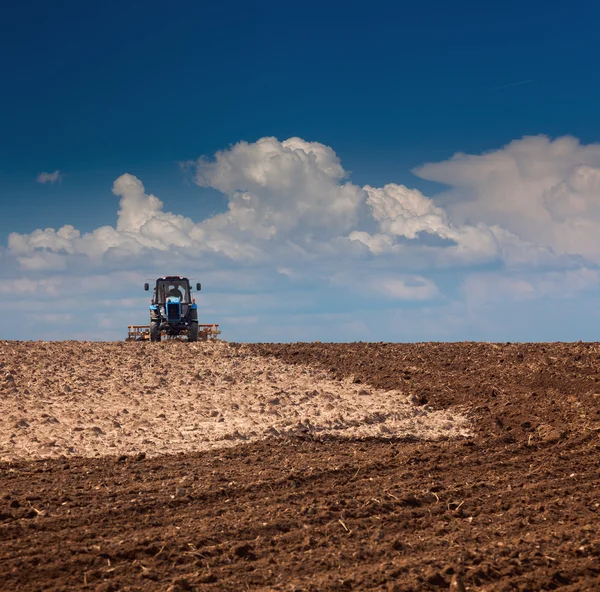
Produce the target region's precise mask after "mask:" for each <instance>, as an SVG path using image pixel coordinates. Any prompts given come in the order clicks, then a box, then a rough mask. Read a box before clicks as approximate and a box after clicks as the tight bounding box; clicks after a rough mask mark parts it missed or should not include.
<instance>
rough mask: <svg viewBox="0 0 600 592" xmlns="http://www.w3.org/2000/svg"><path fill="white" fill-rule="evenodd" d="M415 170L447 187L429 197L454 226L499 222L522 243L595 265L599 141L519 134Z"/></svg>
mask: <svg viewBox="0 0 600 592" xmlns="http://www.w3.org/2000/svg"><path fill="white" fill-rule="evenodd" d="M415 172H416V174H417V175H419V176H421V177H423V178H424V179H428V180H431V181H437V182H440V183H444V184H447V185H449V186H450V189H449V190H447V191H446V192H444V193H443V194H441V195H440V196H438V197H437V199H438V200H439V201H440V203H443V204H444V209H445V210H446V211H447V212H448V213H449V214H450V215H451V216H452V217H453V219H454V220H455V221H456V222H457V223H459V224H462V223H465V222H466V221H468V220H477V221H480V222H483V223H485V224H488V225H490V226H500V227H502V228H503V229H505V231H510V232H511V233H513V234H515V235H517V236H518V237H519V238H520V239H521V240H522V241H525V242H528V243H530V244H534V245H538V246H540V247H549V248H551V249H553V250H554V251H555V252H556V253H559V254H577V255H582V256H584V257H587V258H589V259H591V260H593V261H596V262H600V233H598V232H597V228H598V224H600V144H588V145H582V144H581V143H580V142H579V141H578V140H577V139H575V138H572V137H562V138H558V139H556V140H550V139H549V138H548V137H546V136H535V137H525V138H523V139H521V140H515V141H513V142H511V143H510V144H508V145H507V146H505V147H504V148H502V149H500V150H496V151H493V152H488V153H485V154H481V155H467V154H456V155H454V156H453V157H452V158H451V159H450V160H447V161H444V162H438V163H430V164H426V165H424V166H422V167H419V168H417V169H416V170H415Z"/></svg>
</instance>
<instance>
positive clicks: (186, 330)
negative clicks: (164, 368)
mask: <svg viewBox="0 0 600 592" xmlns="http://www.w3.org/2000/svg"><path fill="white" fill-rule="evenodd" d="M149 289H150V284H144V290H146V291H148V290H149ZM196 290H198V291H199V290H200V284H196ZM163 332H164V333H165V334H166V335H167V339H168V338H176V337H179V336H184V335H187V338H188V341H198V307H197V305H196V302H195V300H194V299H193V298H192V296H191V288H190V281H189V280H188V278H185V277H181V276H178V275H167V276H165V277H162V278H158V279H157V280H156V285H155V286H154V295H153V297H152V304H151V305H150V341H160V340H161V337H162V334H163Z"/></svg>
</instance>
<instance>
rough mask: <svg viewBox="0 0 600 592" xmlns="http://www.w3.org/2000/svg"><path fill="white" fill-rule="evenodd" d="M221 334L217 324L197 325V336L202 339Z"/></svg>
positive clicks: (216, 336)
mask: <svg viewBox="0 0 600 592" xmlns="http://www.w3.org/2000/svg"><path fill="white" fill-rule="evenodd" d="M219 335H221V331H219V325H198V338H199V339H202V340H203V341H208V340H209V339H211V340H212V339H218V338H219Z"/></svg>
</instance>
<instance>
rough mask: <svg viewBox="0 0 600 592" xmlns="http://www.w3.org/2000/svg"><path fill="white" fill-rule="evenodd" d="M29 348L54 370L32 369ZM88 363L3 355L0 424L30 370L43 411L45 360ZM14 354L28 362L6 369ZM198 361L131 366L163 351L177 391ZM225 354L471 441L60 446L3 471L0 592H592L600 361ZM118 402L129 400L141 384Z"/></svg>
mask: <svg viewBox="0 0 600 592" xmlns="http://www.w3.org/2000/svg"><path fill="white" fill-rule="evenodd" d="M42 345H44V346H45V347H48V348H49V350H48V351H49V352H52V353H51V354H49V355H47V356H46V357H45V356H44V355H43V353H42V352H41V350H39V349H38V350H36V348H40V347H41V346H42ZM131 345H132V346H134V345H136V344H131ZM138 345H140V344H138ZM128 346H129V344H128ZM87 347H91V345H90V344H73V343H70V344H33V343H32V344H14V343H6V342H4V343H0V356H1V357H0V361H1V362H2V363H3V364H4V367H3V369H2V372H1V376H0V384H2V386H0V407H1V408H2V410H4V409H6V408H7V405H8V404H9V403H8V402H10V404H11V405H12V404H13V403H14V401H15V400H16V399H18V398H19V397H25V396H27V394H26V393H24V392H23V391H24V388H26V387H24V383H23V381H25V380H28V379H29V380H31V377H30V376H31V367H32V365H33V364H35V363H41V364H42V365H44V366H46V367H47V376H46V379H47V380H48V381H49V384H48V385H47V396H56V393H57V384H53V383H52V377H53V374H55V373H59V374H60V372H61V371H60V369H59V368H55V367H53V366H52V364H51V359H54V358H56V356H58V355H59V353H60V352H59V350H56V349H53V348H68V350H69V355H70V362H69V364H67V363H66V362H65V363H63V366H65V367H67V368H68V367H71V368H72V369H73V373H74V374H75V375H76V374H77V372H79V370H78V369H80V367H81V362H80V361H79V360H80V359H81V358H82V357H83V356H82V355H81V351H80V350H81V349H85V348H87ZM96 347H98V348H101V349H102V348H106V352H105V353H106V355H105V366H106V367H107V368H109V369H110V372H109V374H110V376H112V377H114V376H116V374H115V373H117V374H118V371H117V370H115V368H116V367H119V365H120V362H119V357H118V356H113V355H112V354H111V355H108V353H107V352H109V351H111V350H110V348H116V347H121V346H119V345H118V344H101V345H97V346H96ZM142 347H144V346H142ZM15 348H17V349H18V348H21V349H19V351H24V352H25V353H24V354H23V355H20V356H19V357H15V356H14V354H13V352H14V351H15ZM124 348H125V346H123V348H122V351H129V350H127V349H124ZM168 348H170V349H168ZM28 349H29V350H30V353H31V354H32V355H30V356H28V355H27V354H26V352H27V351H28ZM200 350H201V346H198V347H197V348H196V349H193V348H190V347H189V345H188V344H157V345H149V346H145V349H144V350H143V351H144V352H145V355H144V356H142V357H141V360H140V362H139V363H140V364H141V366H142V371H144V368H146V366H147V365H148V363H149V362H147V361H146V360H149V361H156V360H157V359H162V357H163V356H164V355H166V353H167V352H168V353H169V355H170V354H171V353H174V352H175V353H176V357H177V358H178V359H179V366H178V367H174V368H173V370H172V372H174V373H175V372H178V373H180V374H181V375H182V376H185V374H186V373H189V372H190V371H191V370H190V369H191V368H195V364H196V363H197V362H198V359H199V358H200V356H201V354H202V352H201V351H200ZM36 352H37V353H36ZM228 352H229V354H228V355H231V356H232V358H231V359H232V361H235V360H236V359H240V360H242V359H244V358H245V357H248V356H250V357H251V359H252V360H255V359H258V358H256V356H257V355H260V356H263V357H264V358H265V361H264V363H265V364H267V365H270V364H276V367H278V368H282V366H281V365H280V364H281V363H291V364H292V366H293V367H295V366H297V367H298V368H300V369H301V370H300V372H301V373H302V372H307V365H310V366H312V367H313V368H315V374H314V376H313V378H315V377H317V376H318V377H319V380H323V381H326V380H327V377H326V376H325V375H324V373H326V374H327V375H328V376H329V379H330V384H332V383H333V382H339V385H340V388H341V389H342V390H341V391H337V392H350V391H352V389H353V388H355V389H358V391H352V392H356V394H357V397H361V396H362V397H365V395H358V392H360V389H362V388H364V389H365V390H369V391H370V392H375V391H376V392H378V393H384V392H386V391H394V392H395V393H396V394H395V395H394V396H395V397H396V398H397V401H398V402H400V401H401V400H406V398H407V397H408V398H409V400H412V401H414V402H416V403H417V405H419V404H420V405H421V406H424V411H425V415H426V416H427V417H432V416H434V411H435V410H446V411H449V412H450V416H449V417H451V418H453V419H452V421H455V422H458V421H461V420H459V419H456V418H460V417H461V413H462V414H466V415H467V417H468V418H470V420H471V425H472V430H473V431H472V436H469V437H465V436H464V435H463V436H459V437H458V438H456V439H448V440H441V441H440V440H437V441H423V440H416V441H414V436H413V437H412V438H411V440H413V441H405V440H403V439H402V438H390V437H386V434H381V435H380V436H377V437H375V436H373V435H372V434H366V435H365V434H362V435H361V434H357V435H356V437H354V436H351V437H349V438H345V439H344V440H340V439H339V438H331V437H327V438H323V437H321V436H322V433H321V432H319V431H316V432H315V431H311V430H295V431H290V432H289V433H288V432H285V431H284V432H283V433H281V432H279V437H271V438H268V439H266V440H260V439H258V440H256V441H253V442H249V443H242V444H240V445H237V446H235V447H230V448H220V449H214V450H208V451H202V452H188V453H180V454H177V455H172V456H166V455H164V454H162V455H155V456H152V454H151V452H152V451H151V450H150V449H148V454H147V456H144V452H140V453H138V454H136V455H129V456H127V455H121V456H119V455H114V456H101V457H99V458H81V457H79V456H77V455H76V454H74V453H70V452H68V447H67V449H66V450H67V451H66V452H65V457H64V458H51V459H42V460H25V459H23V458H20V459H16V460H10V461H7V462H4V463H2V464H0V588H2V589H6V590H70V589H89V590H105V591H108V590H171V591H172V592H174V591H176V590H248V589H252V590H286V591H287V590H289V591H292V590H331V591H333V590H369V589H372V590H415V591H416V590H444V589H446V590H447V589H448V588H449V587H450V585H451V580H452V579H453V577H455V576H456V574H459V575H460V577H461V579H462V581H463V582H464V585H465V587H466V589H467V590H552V589H559V588H560V589H565V590H595V589H600V557H599V556H600V535H599V534H598V512H599V510H600V497H599V495H598V492H599V485H600V473H599V469H600V459H599V452H600V440H599V434H600V394H599V393H600V385H599V384H598V380H599V379H600V345H599V344H514V345H511V344H506V345H497V344H473V343H462V344H411V345H409V344H342V345H337V344H295V345H276V344H257V345H252V346H249V345H239V346H235V345H232V346H231V347H229V348H228ZM133 353H135V352H133ZM133 353H132V355H133ZM61 355H62V354H61ZM97 355H103V354H102V353H101V351H99V352H98V353H97ZM247 359H249V358H247ZM86 363H87V362H86ZM153 363H154V362H153ZM257 363H259V362H257ZM260 363H263V362H260ZM9 365H10V367H9ZM39 372H42V370H41V369H40V370H39ZM282 372H285V371H283V370H282ZM291 372H292V374H293V371H291ZM308 372H309V374H310V371H308ZM293 375H294V376H296V375H295V374H293ZM28 376H29V377H30V378H28ZM41 376H42V374H40V379H41ZM147 378H148V379H150V375H148V376H147ZM338 379H340V380H339V381H338ZM2 380H3V381H4V382H2ZM61 380H63V378H62V374H60V376H59V378H57V381H58V382H60V381H61ZM311 380H312V378H311ZM61 384H62V383H61ZM136 384H138V387H136V386H135V385H136ZM128 385H129V386H127V388H126V390H127V389H130V390H132V391H133V390H134V389H135V388H139V381H138V382H137V383H136V381H133V380H132V381H130V383H128ZM75 386H76V385H75ZM69 388H71V389H72V392H74V390H75V388H74V385H71V386H70V387H69ZM81 395H82V396H83V395H88V396H90V397H93V392H91V391H89V390H86V389H82V392H81ZM29 396H32V397H33V398H34V399H36V398H40V399H41V396H40V393H38V392H37V391H36V392H35V393H33V394H32V391H31V390H30V392H29ZM153 396H154V397H156V396H157V395H156V394H153V393H147V394H146V395H145V397H146V398H152V397H153ZM177 396H178V395H177V394H176V393H173V397H175V398H177ZM255 396H256V397H259V396H260V392H259V391H257V393H256V394H255ZM159 399H160V400H161V401H162V403H164V404H166V400H164V395H163V394H161V395H160V397H159ZM43 400H45V399H41V401H43ZM257 400H258V399H257ZM385 400H386V399H385V397H382V399H381V404H383V403H384V402H385ZM294 402H299V401H296V400H295V399H294V400H292V399H290V401H289V403H290V405H293V403H294ZM338 402H339V400H338ZM31 403H32V401H30V402H29V403H28V407H27V413H28V414H31V413H32V409H33V407H32V406H31ZM43 404H44V403H40V405H43ZM22 406H23V404H22ZM40 409H41V407H40ZM47 412H48V411H47V410H45V411H43V413H47ZM96 413H97V414H99V409H97V411H96ZM107 413H108V412H107ZM303 413H304V411H303ZM40 415H41V413H40ZM364 417H368V413H366V414H365V415H364ZM80 419H81V418H80ZM388 420H389V418H386V421H388ZM73 421H75V422H76V421H77V419H76V418H75V419H73ZM167 421H168V418H167ZM32 425H33V427H35V426H38V427H39V425H38V423H35V422H34V423H33V424H30V426H29V427H30V429H31V427H32ZM48 425H55V424H53V423H52V422H50V424H48ZM56 425H58V424H56ZM23 427H27V426H23ZM12 429H13V430H14V429H16V428H12ZM19 429H22V428H19ZM135 429H136V427H135V426H132V427H131V431H132V433H134V432H135ZM107 435H108V433H107ZM107 435H105V438H106V437H107ZM3 437H4V436H3ZM38 439H39V438H38ZM109 439H110V438H109ZM19 442H20V441H19ZM15 443H16V440H15ZM49 448H50V449H51V448H52V446H49ZM24 449H25V447H21V448H20V451H22V450H24ZM8 450H9V449H8ZM39 450H41V448H40V449H39ZM39 450H38V448H37V447H36V446H33V448H32V452H33V453H34V454H37V453H39ZM36 451H37V452H36ZM101 452H102V454H104V451H103V450H102V451H101ZM5 453H8V452H7V451H5ZM19 455H20V456H22V455H21V454H19ZM19 455H17V456H19ZM453 589H455V590H459V589H460V586H459V585H457V584H456V582H455V584H454V588H453Z"/></svg>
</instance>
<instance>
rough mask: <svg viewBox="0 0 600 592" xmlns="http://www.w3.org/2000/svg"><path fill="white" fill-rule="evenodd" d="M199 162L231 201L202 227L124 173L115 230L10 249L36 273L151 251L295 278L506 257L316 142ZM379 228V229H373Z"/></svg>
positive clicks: (206, 181) (14, 243)
mask: <svg viewBox="0 0 600 592" xmlns="http://www.w3.org/2000/svg"><path fill="white" fill-rule="evenodd" d="M193 166H194V168H195V180H196V182H197V183H198V184H199V185H202V186H206V187H211V188H214V189H217V190H219V191H221V192H223V193H224V194H225V195H226V196H227V199H228V208H227V211H226V212H224V213H222V214H218V215H216V216H213V217H211V218H208V219H205V220H201V221H193V220H192V219H190V218H187V217H184V216H181V215H177V214H173V213H169V212H164V211H163V203H162V202H161V200H160V199H159V198H157V197H156V196H154V195H151V194H148V193H146V191H145V189H144V186H143V184H142V182H141V181H140V180H139V179H138V178H136V177H134V176H133V175H129V174H124V175H122V176H120V177H119V178H118V179H117V180H116V181H115V183H114V186H113V193H114V194H115V195H117V196H119V197H120V202H119V205H120V208H119V211H118V216H117V223H116V225H115V227H112V226H102V227H100V228H97V229H95V230H94V231H92V232H89V233H85V234H81V233H80V231H79V230H77V229H76V228H74V227H73V226H70V225H65V226H63V227H62V228H59V229H58V230H55V229H52V228H47V229H38V230H35V231H33V232H32V233H30V234H17V233H12V234H11V235H10V236H9V248H10V250H11V252H12V253H13V254H14V255H15V256H16V257H17V258H18V259H19V261H20V263H21V265H22V266H23V267H24V268H25V269H30V270H42V269H64V268H65V267H66V265H67V261H68V260H69V259H70V258H71V259H72V258H73V257H79V258H81V257H83V258H86V259H91V260H92V261H93V262H94V263H95V264H96V265H102V264H107V262H110V263H114V262H118V261H125V260H128V259H130V260H132V259H135V258H138V259H139V258H140V257H142V256H143V255H144V253H146V252H149V251H154V252H155V253H156V252H164V253H169V256H171V257H172V256H173V255H177V256H179V257H184V258H186V257H187V258H190V259H203V260H205V259H207V258H208V259H210V258H211V257H213V256H215V255H216V256H219V257H225V258H226V259H228V260H230V261H233V262H246V263H248V262H255V263H263V264H264V263H269V264H272V265H276V266H278V267H279V268H280V269H282V270H286V271H285V272H283V273H286V275H288V276H289V277H292V276H293V275H294V273H295V271H294V269H293V266H292V265H290V263H291V262H294V261H300V262H306V261H317V260H318V261H322V260H324V259H330V260H334V259H337V258H339V257H343V258H344V259H352V258H354V257H358V258H360V257H364V255H365V254H366V253H372V254H374V255H378V254H384V253H387V254H395V255H399V256H401V257H402V259H403V261H404V263H403V265H405V266H406V267H411V258H412V259H414V260H415V261H416V265H417V266H419V265H422V264H423V262H429V264H431V263H432V262H433V263H435V264H436V265H437V264H439V265H454V264H456V263H459V264H464V263H471V262H481V261H490V260H494V259H496V258H498V257H499V256H500V253H501V251H500V248H499V245H498V241H499V239H498V235H497V234H496V233H495V231H494V229H493V228H489V227H486V226H485V225H483V224H478V225H472V224H462V225H456V224H454V223H453V222H452V220H451V218H450V217H449V216H448V214H447V213H446V212H445V211H444V210H442V209H441V208H440V207H438V206H436V205H435V204H434V203H433V202H432V200H430V199H428V198H427V197H425V196H424V195H423V194H422V193H420V192H419V191H416V190H410V189H407V188H406V187H404V186H401V185H393V184H390V185H386V186H385V187H384V188H374V187H371V186H366V187H364V188H362V187H359V186H357V185H354V184H353V183H351V182H349V181H347V180H345V179H346V176H347V173H346V172H345V171H344V169H343V167H342V165H341V163H340V161H339V158H338V157H337V155H336V154H335V152H334V151H333V150H332V149H331V148H329V147H327V146H324V145H323V144H319V143H317V142H306V141H304V140H302V139H300V138H291V139H289V140H286V141H284V142H279V141H278V140H276V139H275V138H262V139H261V140H258V141H257V142H255V143H252V144H250V143H247V142H240V143H238V144H236V145H234V146H232V147H231V148H230V149H228V150H224V151H221V152H218V153H217V154H216V155H215V158H214V159H213V160H210V161H209V160H207V159H204V158H201V159H199V160H198V161H196V162H195V163H194V164H193ZM377 226H378V227H379V232H373V229H375V228H377ZM427 236H429V237H433V238H436V239H438V242H437V244H435V243H434V242H432V241H431V240H429V241H426V240H425V238H426V237H427ZM502 236H503V238H506V236H508V234H505V235H502ZM414 266H415V265H414V264H413V267H414Z"/></svg>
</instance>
